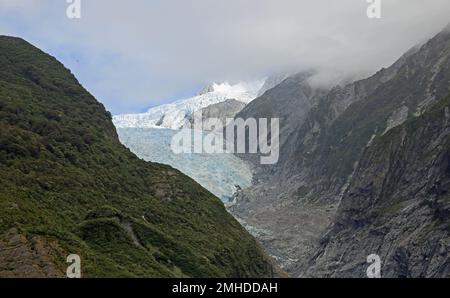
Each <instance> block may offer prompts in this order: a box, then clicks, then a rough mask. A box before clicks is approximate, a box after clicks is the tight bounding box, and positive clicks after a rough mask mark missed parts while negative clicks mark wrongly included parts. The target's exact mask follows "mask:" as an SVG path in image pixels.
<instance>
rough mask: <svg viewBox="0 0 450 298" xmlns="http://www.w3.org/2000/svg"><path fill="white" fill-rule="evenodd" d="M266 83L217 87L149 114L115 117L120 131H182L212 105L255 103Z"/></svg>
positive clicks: (258, 82)
mask: <svg viewBox="0 0 450 298" xmlns="http://www.w3.org/2000/svg"><path fill="white" fill-rule="evenodd" d="M264 82H265V80H257V81H253V82H241V83H237V84H229V83H227V82H225V83H219V84H218V83H214V84H212V85H210V86H208V88H205V89H204V90H203V91H202V92H200V93H199V94H197V95H196V96H194V97H191V98H188V99H182V100H178V101H175V102H173V103H170V104H165V105H161V106H157V107H154V108H151V109H150V110H149V111H147V112H146V113H141V114H129V115H118V116H114V118H113V121H114V124H115V125H116V127H118V128H130V127H134V128H137V127H139V128H154V127H163V128H171V129H179V128H181V127H184V126H185V125H186V124H188V123H189V119H190V117H192V115H193V114H194V113H195V112H197V111H199V110H201V109H203V108H206V107H208V106H210V105H213V104H217V103H220V102H224V101H226V100H227V99H236V100H238V101H241V102H244V103H246V104H247V103H249V102H250V101H252V100H253V99H255V98H256V97H257V95H258V92H259V90H260V89H261V87H262V86H263V84H264Z"/></svg>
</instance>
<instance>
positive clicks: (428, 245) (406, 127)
mask: <svg viewBox="0 0 450 298" xmlns="http://www.w3.org/2000/svg"><path fill="white" fill-rule="evenodd" d="M449 190H450V97H448V98H446V99H445V100H442V101H441V102H440V103H438V104H437V105H436V106H435V107H434V108H433V109H432V111H430V112H428V113H425V114H424V115H422V116H420V117H418V118H415V119H412V120H410V121H407V122H406V123H405V124H403V125H401V126H399V127H396V128H394V129H392V130H391V131H389V132H388V133H386V134H385V135H383V136H380V137H376V138H375V139H374V140H373V142H372V144H371V145H370V146H369V147H367V149H366V150H365V152H364V154H363V156H362V158H361V160H360V162H359V166H358V168H357V170H356V172H355V174H354V178H353V179H352V181H351V183H350V186H349V188H348V189H347V191H346V192H345V194H344V197H343V199H342V202H341V204H340V207H339V210H338V213H337V218H336V220H335V222H334V225H333V226H332V228H331V229H330V230H329V232H327V233H326V235H325V236H324V238H323V239H322V240H321V247H320V249H319V250H318V252H317V254H316V255H314V257H313V258H312V259H311V260H310V267H309V269H308V274H310V275H313V276H316V275H320V276H333V277H358V276H359V277H364V276H365V271H366V268H367V266H368V264H367V263H366V258H367V256H368V255H370V254H378V255H379V256H380V258H381V261H382V275H383V276H384V277H450V256H449V251H450V193H449Z"/></svg>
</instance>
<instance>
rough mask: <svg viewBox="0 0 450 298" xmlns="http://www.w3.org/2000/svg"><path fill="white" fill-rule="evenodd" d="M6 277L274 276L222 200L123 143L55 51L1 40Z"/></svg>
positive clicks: (0, 171)
mask: <svg viewBox="0 0 450 298" xmlns="http://www.w3.org/2000/svg"><path fill="white" fill-rule="evenodd" d="M0 65H1V68H0V209H1V210H2V211H1V212H0V277H63V276H64V274H65V271H66V268H67V266H68V264H67V263H66V258H67V256H68V255H69V254H78V255H79V256H80V258H81V261H82V263H81V265H82V267H81V270H82V276H84V277H272V276H277V275H279V274H280V273H279V271H277V269H276V267H274V266H273V264H272V261H271V259H270V258H269V257H267V255H266V254H265V253H264V252H263V250H262V249H261V248H260V246H259V244H258V243H257V242H256V241H255V239H254V238H252V237H251V236H250V235H249V234H248V233H247V231H245V229H244V228H243V227H242V226H241V225H240V224H239V223H238V222H237V221H236V220H235V219H234V218H233V217H232V216H231V215H230V214H229V213H228V212H227V211H226V209H225V208H224V206H223V204H222V203H221V202H220V201H219V199H218V198H216V197H214V196H213V195H212V194H211V193H210V192H208V191H207V190H205V189H204V188H202V187H201V186H200V185H199V184H197V183H196V182H195V181H193V180H192V179H190V178H188V177H187V176H185V175H183V174H182V173H180V172H179V171H177V170H174V169H173V168H171V167H169V166H165V165H161V164H154V163H149V162H144V161H143V160H141V159H139V158H138V157H136V156H135V155H134V154H132V153H131V152H130V151H129V150H128V149H127V148H125V147H124V146H123V145H121V143H120V142H119V139H118V137H117V133H116V130H115V127H114V125H113V123H112V117H111V114H110V113H109V112H107V111H106V110H105V109H104V107H103V105H101V104H100V103H99V102H97V100H96V99H95V98H94V97H93V96H92V95H90V94H89V93H88V92H87V91H86V90H85V89H84V88H83V87H82V86H81V85H80V84H79V83H78V81H77V80H76V79H75V77H74V76H73V75H72V74H71V73H70V71H69V70H67V69H65V68H64V66H63V65H62V64H60V63H59V62H58V61H56V59H54V58H53V57H50V56H48V55H47V54H45V53H43V52H42V51H40V50H39V49H37V48H35V47H33V46H32V45H30V44H28V43H26V42H25V41H23V40H21V39H17V38H12V37H4V36H0Z"/></svg>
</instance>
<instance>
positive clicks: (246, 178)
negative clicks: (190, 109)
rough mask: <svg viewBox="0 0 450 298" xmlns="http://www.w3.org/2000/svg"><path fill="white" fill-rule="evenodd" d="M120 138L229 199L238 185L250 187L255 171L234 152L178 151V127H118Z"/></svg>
mask: <svg viewBox="0 0 450 298" xmlns="http://www.w3.org/2000/svg"><path fill="white" fill-rule="evenodd" d="M117 132H118V134H119V138H120V141H121V142H122V144H124V145H125V146H127V147H128V148H129V149H130V150H131V151H132V152H133V153H135V154H136V155H137V156H138V157H140V158H142V159H144V160H147V161H152V162H157V163H162V164H167V165H170V166H172V167H174V168H176V169H178V170H180V171H181V172H183V173H184V174H186V175H188V176H189V177H191V178H193V179H194V180H195V181H197V182H198V183H199V184H200V185H202V186H203V187H204V188H206V189H207V190H209V191H210V192H211V193H213V194H214V195H216V196H217V197H219V198H220V199H221V200H222V201H223V202H225V203H228V202H229V201H230V200H231V198H232V196H233V194H234V192H235V191H236V185H239V186H240V187H241V188H246V187H249V186H250V185H251V183H252V172H251V170H250V168H249V166H248V165H246V164H245V163H244V162H243V161H242V160H241V159H239V158H238V157H236V156H234V155H233V154H207V153H199V154H175V153H173V152H172V150H171V147H170V145H171V142H172V138H173V136H174V135H175V134H177V133H178V132H179V130H172V129H164V128H118V129H117Z"/></svg>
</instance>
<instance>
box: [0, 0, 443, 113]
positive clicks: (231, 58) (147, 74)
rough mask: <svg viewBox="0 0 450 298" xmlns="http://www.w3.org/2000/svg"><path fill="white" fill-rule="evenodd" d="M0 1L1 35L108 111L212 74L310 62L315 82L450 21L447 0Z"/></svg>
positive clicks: (371, 66)
mask: <svg viewBox="0 0 450 298" xmlns="http://www.w3.org/2000/svg"><path fill="white" fill-rule="evenodd" d="M81 4H82V6H81V8H82V10H81V16H82V18H81V19H77V20H71V19H68V18H67V16H66V8H67V6H68V4H67V3H66V0H0V34H1V35H14V36H19V37H22V38H24V39H26V40H28V41H30V42H31V43H33V44H34V45H36V46H38V47H39V48H41V49H43V50H44V51H46V52H48V53H50V54H52V55H53V56H56V57H57V58H58V59H59V60H60V61H62V62H63V63H64V64H65V65H66V66H67V67H68V68H70V69H71V70H72V71H73V72H74V73H75V75H76V76H77V77H78V79H79V80H80V82H81V83H82V84H83V85H84V86H85V87H86V88H87V89H88V90H89V91H90V92H92V93H93V94H94V95H95V96H96V98H97V99H98V100H100V101H101V102H103V103H104V104H105V105H106V107H107V108H108V109H109V110H111V111H112V112H113V114H119V113H129V112H140V111H143V110H145V109H147V108H148V107H150V106H155V105H158V104H161V103H166V102H170V101H173V100H175V99H179V98H183V97H187V96H190V95H192V94H193V93H195V92H196V91H197V89H199V88H200V87H201V86H202V85H204V84H206V83H208V82H211V81H224V80H228V81H239V80H251V79H257V78H262V77H264V76H266V75H269V74H272V73H279V72H296V71H301V70H302V69H306V68H310V67H314V68H317V69H319V70H320V75H319V76H318V78H317V82H319V83H329V82H333V81H334V80H335V78H339V77H347V76H358V77H361V76H365V75H368V74H371V73H372V72H375V71H376V70H378V69H379V68H381V67H385V66H388V65H390V64H391V63H393V62H394V61H395V60H396V59H397V58H398V57H399V56H400V55H402V54H403V53H404V52H405V51H406V50H408V49H409V48H410V47H412V46H413V45H415V44H417V43H420V42H423V41H425V40H427V39H428V38H431V37H432V36H433V35H434V34H436V33H438V31H440V30H441V29H442V28H443V27H444V26H445V25H446V24H448V23H449V22H450V1H449V0H427V1H424V0H382V18H381V19H369V18H368V17H367V15H366V10H367V7H368V6H369V4H368V3H367V1H366V0H339V1H337V0H132V1H121V0H81Z"/></svg>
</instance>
